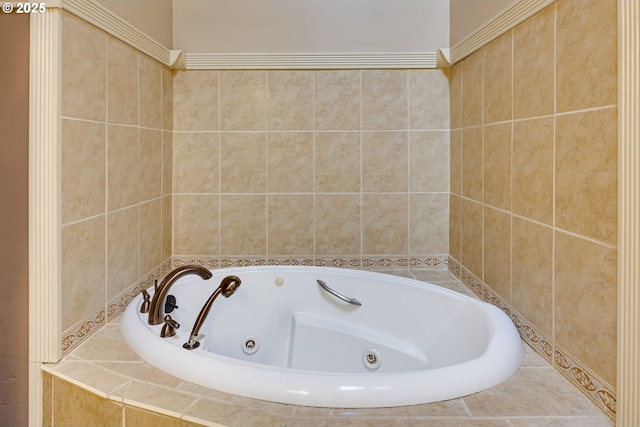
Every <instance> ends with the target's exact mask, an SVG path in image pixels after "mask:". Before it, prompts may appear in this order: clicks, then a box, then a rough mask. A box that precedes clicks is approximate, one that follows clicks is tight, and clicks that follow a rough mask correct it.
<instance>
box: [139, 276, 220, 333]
mask: <svg viewBox="0 0 640 427" xmlns="http://www.w3.org/2000/svg"><path fill="white" fill-rule="evenodd" d="M189 274H197V275H198V276H200V277H202V278H203V279H204V280H208V279H210V278H211V277H212V276H213V275H212V274H211V271H209V270H207V269H206V268H204V267H200V266H198V265H185V266H183V267H178V268H176V269H174V270H172V271H171V272H170V273H169V274H167V275H166V276H165V278H164V279H162V282H160V284H159V285H157V286H156V290H155V292H154V293H153V298H152V299H151V303H150V305H149V324H150V325H159V324H160V323H163V322H164V315H165V313H164V310H163V308H162V307H163V306H164V302H165V299H166V296H167V294H168V293H169V289H170V288H171V286H172V285H173V284H174V283H175V282H176V280H178V279H179V278H181V277H183V276H186V275H189Z"/></svg>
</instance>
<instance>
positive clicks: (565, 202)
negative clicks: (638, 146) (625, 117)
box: [555, 108, 618, 245]
mask: <svg viewBox="0 0 640 427" xmlns="http://www.w3.org/2000/svg"><path fill="white" fill-rule="evenodd" d="M617 162H618V133H617V109H616V108H608V109H604V110H595V111H586V112H582V113H576V114H567V115H562V116H558V117H557V118H556V159H555V189H556V200H555V215H556V225H557V226H558V227H560V228H563V229H565V230H569V231H572V232H574V233H578V234H580V235H583V236H587V237H590V238H593V239H597V240H599V241H602V242H605V243H607V244H610V245H615V244H616V242H617V230H618V228H617V214H618V211H617V197H618V196H617V177H618V175H617V170H618V168H617V164H618V163H617Z"/></svg>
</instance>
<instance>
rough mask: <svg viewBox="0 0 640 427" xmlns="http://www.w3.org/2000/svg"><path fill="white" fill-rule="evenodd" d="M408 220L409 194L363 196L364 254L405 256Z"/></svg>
mask: <svg viewBox="0 0 640 427" xmlns="http://www.w3.org/2000/svg"><path fill="white" fill-rule="evenodd" d="M407 218H408V200H407V195H406V194H363V196H362V252H363V253H364V254H371V255H377V254H398V255H406V254H407V250H408V243H409V242H408V236H407V230H408V228H407V227H408V224H407Z"/></svg>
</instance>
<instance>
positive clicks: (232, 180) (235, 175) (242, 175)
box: [220, 132, 267, 193]
mask: <svg viewBox="0 0 640 427" xmlns="http://www.w3.org/2000/svg"><path fill="white" fill-rule="evenodd" d="M266 139H267V137H266V134H265V133H264V132H246V133H244V132H243V133H230V132H223V133H221V134H220V191H221V192H223V193H264V192H265V191H266V189H267V141H266Z"/></svg>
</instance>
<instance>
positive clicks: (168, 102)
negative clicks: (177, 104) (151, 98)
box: [160, 65, 173, 130]
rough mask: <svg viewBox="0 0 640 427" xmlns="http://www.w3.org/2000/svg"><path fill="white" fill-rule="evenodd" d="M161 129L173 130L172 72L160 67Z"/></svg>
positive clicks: (167, 68) (165, 67)
mask: <svg viewBox="0 0 640 427" xmlns="http://www.w3.org/2000/svg"><path fill="white" fill-rule="evenodd" d="M160 77H161V79H162V92H161V96H162V129H164V130H173V71H171V69H170V68H169V67H167V66H164V65H163V66H162V72H161V75H160Z"/></svg>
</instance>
